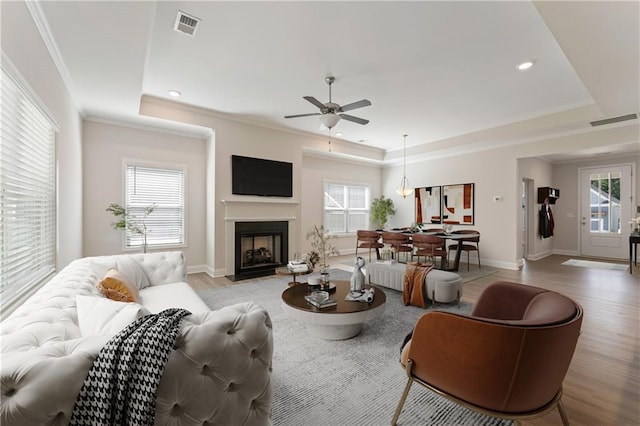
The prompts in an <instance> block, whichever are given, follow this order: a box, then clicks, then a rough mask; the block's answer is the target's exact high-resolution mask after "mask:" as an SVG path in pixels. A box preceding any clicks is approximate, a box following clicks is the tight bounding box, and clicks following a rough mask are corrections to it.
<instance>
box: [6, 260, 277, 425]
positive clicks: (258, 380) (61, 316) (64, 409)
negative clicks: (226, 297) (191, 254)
mask: <svg viewBox="0 0 640 426" xmlns="http://www.w3.org/2000/svg"><path fill="white" fill-rule="evenodd" d="M125 257H126V258H128V259H124V258H125ZM130 259H133V260H135V261H136V263H138V264H139V265H140V266H141V268H142V270H144V273H145V274H146V276H147V277H148V279H149V282H150V284H151V285H150V286H149V287H147V288H144V289H142V290H141V291H140V296H141V304H142V305H145V307H147V302H149V304H150V305H152V307H149V310H150V311H151V312H159V311H160V310H162V309H163V306H161V305H162V303H164V304H165V305H166V306H164V308H169V307H184V308H186V309H189V310H190V311H191V312H192V313H193V315H189V316H187V317H185V318H184V319H183V321H182V326H181V331H180V333H179V335H178V337H177V339H176V344H175V348H174V351H173V352H172V354H171V357H170V358H169V361H168V363H167V366H166V369H165V372H164V375H163V377H162V380H161V381H160V387H159V389H158V396H157V400H156V418H155V423H156V424H157V425H210V424H219V425H264V424H269V423H270V417H271V400H272V393H271V392H272V391H271V361H272V354H273V336H272V328H271V319H270V317H269V314H268V313H267V311H266V310H265V309H264V308H262V307H261V306H259V305H256V304H254V303H250V302H247V303H241V304H237V305H233V306H228V307H225V308H223V309H220V310H217V311H210V310H209V309H208V308H206V305H205V304H204V302H202V300H201V299H199V298H198V296H197V295H196V294H195V292H193V290H192V289H191V288H190V287H189V285H188V284H186V280H187V279H186V264H185V261H184V256H183V254H182V253H181V252H166V253H148V254H132V255H117V256H101V257H88V258H83V259H78V260H76V261H74V262H72V263H71V264H70V265H69V266H67V267H66V268H64V269H63V270H62V271H60V272H59V273H58V274H57V275H56V276H55V277H54V278H53V279H51V280H50V281H49V282H48V283H47V284H46V285H45V286H44V287H43V288H42V289H40V290H39V291H38V292H37V293H36V294H35V295H34V296H32V297H31V298H30V299H29V300H27V301H26V302H25V303H24V304H23V305H22V306H21V307H20V308H18V309H17V310H16V311H15V312H13V313H12V314H11V316H9V317H8V318H7V319H6V320H4V321H3V322H2V323H0V326H1V330H0V331H1V339H2V340H1V343H0V386H1V389H0V391H1V398H2V399H1V402H0V424H2V425H3V426H9V425H20V426H27V425H64V424H67V423H68V422H69V419H70V416H71V413H72V411H73V407H74V404H75V400H76V397H77V395H78V393H79V392H80V388H81V387H82V383H83V381H84V379H85V376H86V375H87V372H88V370H89V368H90V367H91V365H92V362H93V360H94V359H95V357H96V355H97V353H98V352H99V350H100V348H101V347H102V346H103V345H104V344H105V343H106V342H107V341H108V340H109V338H111V337H112V336H111V335H94V336H88V337H81V335H80V331H79V326H78V315H77V312H76V298H75V296H77V295H94V296H99V297H100V296H101V294H100V293H99V291H98V290H97V289H96V283H97V282H99V281H100V280H101V279H102V275H101V274H102V271H103V270H104V267H113V266H117V265H118V264H119V262H121V261H123V260H128V261H129V260H130ZM189 292H191V293H189ZM176 304H177V305H179V306H175V305H176ZM196 312H197V313H196Z"/></svg>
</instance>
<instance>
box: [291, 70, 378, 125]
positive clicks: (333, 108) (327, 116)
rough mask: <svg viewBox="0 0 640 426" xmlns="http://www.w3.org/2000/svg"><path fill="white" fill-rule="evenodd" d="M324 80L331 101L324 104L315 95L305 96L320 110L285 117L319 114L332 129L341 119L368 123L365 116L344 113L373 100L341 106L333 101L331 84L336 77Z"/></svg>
mask: <svg viewBox="0 0 640 426" xmlns="http://www.w3.org/2000/svg"><path fill="white" fill-rule="evenodd" d="M324 81H326V82H327V84H328V85H329V102H327V103H326V104H323V103H322V102H320V101H319V100H317V99H316V98H314V97H313V96H304V99H306V100H307V101H309V102H311V103H312V104H314V105H315V106H317V107H318V108H319V109H320V112H312V113H310V114H297V115H285V116H284V118H298V117H309V116H311V115H319V116H320V122H321V123H322V124H324V125H325V126H326V127H328V128H329V129H331V128H332V127H333V126H335V125H336V124H338V122H339V121H340V119H343V118H344V119H345V120H348V121H352V122H354V123H358V124H367V123H368V122H369V120H365V119H364V118H360V117H354V116H353V115H349V114H344V113H345V112H346V111H351V110H353V109H356V108H362V107H366V106H369V105H371V102H370V101H369V100H367V99H362V100H360V101H357V102H352V103H350V104H347V105H343V106H340V105H338V104H336V103H333V102H331V85H332V84H333V82H334V81H336V78H335V77H333V76H329V77H325V79H324Z"/></svg>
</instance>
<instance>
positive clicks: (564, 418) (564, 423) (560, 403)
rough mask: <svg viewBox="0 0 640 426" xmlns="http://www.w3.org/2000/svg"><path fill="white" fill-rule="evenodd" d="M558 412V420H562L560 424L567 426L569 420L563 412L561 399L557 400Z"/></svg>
mask: <svg viewBox="0 0 640 426" xmlns="http://www.w3.org/2000/svg"><path fill="white" fill-rule="evenodd" d="M558 411H559V412H560V418H562V424H563V425H564V426H569V418H568V417H567V413H566V411H564V407H563V406H562V400H561V399H559V400H558Z"/></svg>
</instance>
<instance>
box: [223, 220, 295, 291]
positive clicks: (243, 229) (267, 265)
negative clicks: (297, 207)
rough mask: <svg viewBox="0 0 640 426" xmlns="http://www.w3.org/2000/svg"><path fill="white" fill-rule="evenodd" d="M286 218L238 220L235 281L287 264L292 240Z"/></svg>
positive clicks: (256, 275)
mask: <svg viewBox="0 0 640 426" xmlns="http://www.w3.org/2000/svg"><path fill="white" fill-rule="evenodd" d="M288 231H289V224H288V222H287V221H272V222H236V223H235V253H234V256H235V269H234V275H231V276H227V277H228V278H229V279H231V280H232V281H238V280H244V279H247V278H255V277H262V276H265V275H273V274H274V273H275V269H276V268H277V267H279V266H282V265H286V264H287V262H288V258H287V253H288V252H289V249H288V241H289V235H288Z"/></svg>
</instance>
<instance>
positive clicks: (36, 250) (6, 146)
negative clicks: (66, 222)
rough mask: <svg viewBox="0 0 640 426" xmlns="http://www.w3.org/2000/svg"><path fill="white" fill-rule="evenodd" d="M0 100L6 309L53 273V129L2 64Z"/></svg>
mask: <svg viewBox="0 0 640 426" xmlns="http://www.w3.org/2000/svg"><path fill="white" fill-rule="evenodd" d="M3 59H4V58H3ZM0 100H1V101H2V103H1V111H0V123H1V128H2V132H1V138H0V236H1V238H2V241H1V242H0V296H1V297H2V300H3V306H5V307H6V306H9V305H11V304H12V302H14V301H15V300H16V299H18V298H20V297H21V296H23V295H24V294H25V293H27V292H28V291H29V290H30V289H32V288H33V287H34V286H36V285H37V284H39V283H40V282H42V281H43V280H44V279H45V278H46V277H47V276H48V275H50V274H52V273H53V272H54V271H55V249H56V179H55V132H56V126H55V123H53V122H52V121H51V119H50V118H49V116H48V114H46V113H45V112H44V111H43V110H42V107H41V106H40V105H39V104H38V103H36V102H35V101H34V96H33V94H32V93H30V90H29V89H28V87H26V86H25V85H24V83H23V82H22V81H20V79H18V78H16V77H15V76H14V75H13V74H11V75H10V74H9V73H8V72H7V70H6V69H5V64H4V62H3V68H2V84H1V89H0ZM38 102H39V101H38Z"/></svg>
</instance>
